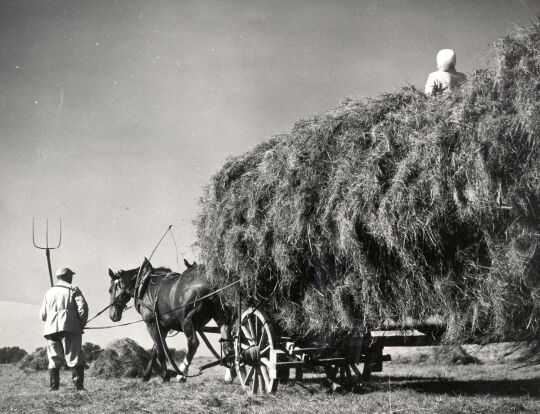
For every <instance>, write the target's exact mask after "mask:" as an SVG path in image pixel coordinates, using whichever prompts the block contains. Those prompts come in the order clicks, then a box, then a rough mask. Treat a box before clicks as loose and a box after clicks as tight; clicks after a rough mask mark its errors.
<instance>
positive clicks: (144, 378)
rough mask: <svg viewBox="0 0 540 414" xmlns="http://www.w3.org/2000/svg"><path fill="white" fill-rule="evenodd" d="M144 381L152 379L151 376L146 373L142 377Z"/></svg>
mask: <svg viewBox="0 0 540 414" xmlns="http://www.w3.org/2000/svg"><path fill="white" fill-rule="evenodd" d="M142 381H143V382H148V381H150V376H146V375H145V376H144V377H142Z"/></svg>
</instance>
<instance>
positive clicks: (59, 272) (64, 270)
mask: <svg viewBox="0 0 540 414" xmlns="http://www.w3.org/2000/svg"><path fill="white" fill-rule="evenodd" d="M74 274H75V272H74V271H73V270H71V269H70V268H69V267H61V268H60V269H58V270H57V271H56V277H64V276H68V275H74Z"/></svg>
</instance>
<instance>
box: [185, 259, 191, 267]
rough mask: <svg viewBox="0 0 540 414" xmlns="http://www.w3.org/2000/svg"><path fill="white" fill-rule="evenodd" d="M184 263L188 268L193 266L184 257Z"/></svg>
mask: <svg viewBox="0 0 540 414" xmlns="http://www.w3.org/2000/svg"><path fill="white" fill-rule="evenodd" d="M184 264H185V265H186V267H187V268H188V269H189V268H190V267H191V265H190V264H189V262H188V261H187V260H186V259H184Z"/></svg>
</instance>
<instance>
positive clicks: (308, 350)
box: [289, 347, 343, 355]
mask: <svg viewBox="0 0 540 414" xmlns="http://www.w3.org/2000/svg"><path fill="white" fill-rule="evenodd" d="M342 349H343V348H338V347H326V348H317V347H310V348H293V349H291V350H289V354H291V355H298V354H316V353H322V352H334V351H340V350H342Z"/></svg>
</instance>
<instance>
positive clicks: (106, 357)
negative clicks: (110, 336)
mask: <svg viewBox="0 0 540 414" xmlns="http://www.w3.org/2000/svg"><path fill="white" fill-rule="evenodd" d="M149 360H150V354H149V353H148V352H146V351H145V350H144V349H143V348H142V347H141V346H139V345H138V344H137V342H135V341H134V340H133V339H129V338H122V339H118V340H116V341H113V342H111V343H110V344H109V345H107V347H106V348H105V349H103V351H102V352H101V353H100V355H99V357H98V358H97V359H96V361H95V362H94V366H93V367H92V374H93V375H95V376H97V377H103V378H120V377H128V378H135V377H142V376H143V373H144V370H145V369H146V365H147V364H148V361H149Z"/></svg>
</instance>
